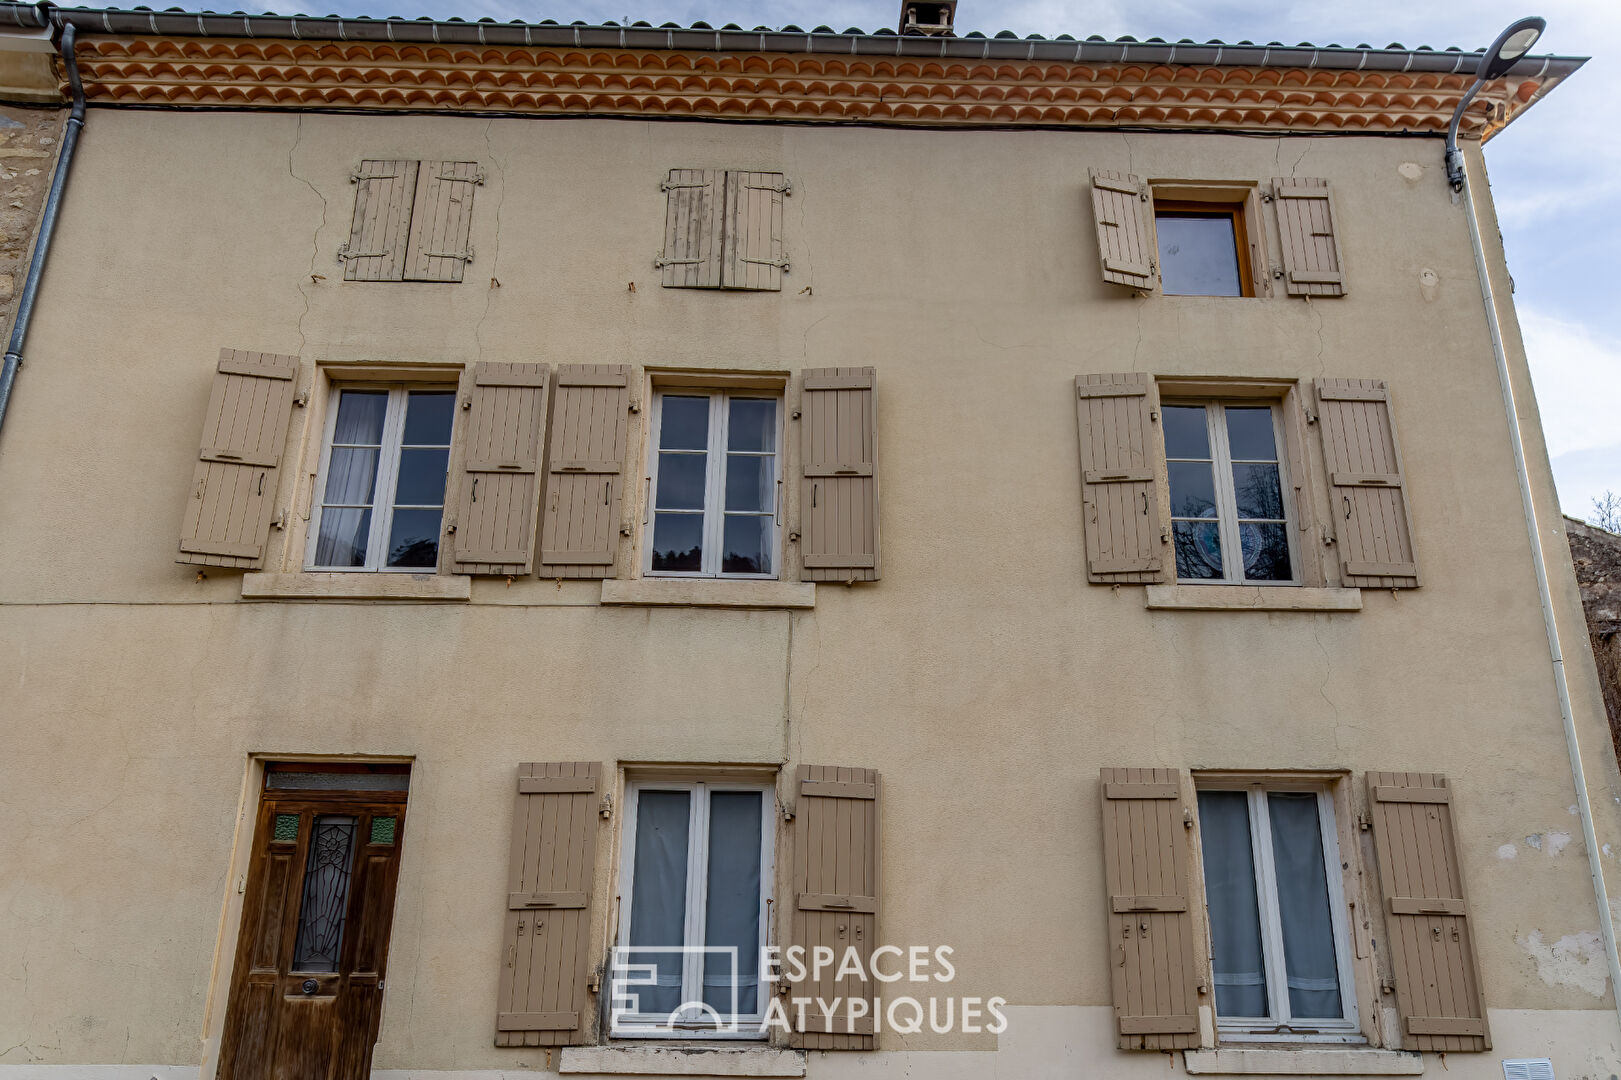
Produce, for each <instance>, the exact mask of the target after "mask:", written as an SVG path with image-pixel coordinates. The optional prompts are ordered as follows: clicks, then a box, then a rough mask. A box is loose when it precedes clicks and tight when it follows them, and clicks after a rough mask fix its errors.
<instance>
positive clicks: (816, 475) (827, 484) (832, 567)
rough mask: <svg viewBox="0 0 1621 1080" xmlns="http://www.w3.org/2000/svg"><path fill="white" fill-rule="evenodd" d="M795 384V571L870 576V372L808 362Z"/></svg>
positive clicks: (873, 384)
mask: <svg viewBox="0 0 1621 1080" xmlns="http://www.w3.org/2000/svg"><path fill="white" fill-rule="evenodd" d="M800 389H801V391H802V392H801V394H800V405H799V411H800V419H799V448H800V449H799V456H800V465H801V468H802V469H803V478H802V479H801V481H800V489H799V515H800V522H801V527H800V530H799V554H800V567H801V573H800V577H801V578H802V579H803V580H805V581H877V580H878V577H879V571H880V569H881V567H880V565H879V559H878V456H877V454H878V428H877V404H878V403H877V400H876V397H877V375H876V373H875V371H874V369H872V368H870V367H865V368H810V369H809V370H807V371H805V373H804V377H803V380H802V382H801V384H800Z"/></svg>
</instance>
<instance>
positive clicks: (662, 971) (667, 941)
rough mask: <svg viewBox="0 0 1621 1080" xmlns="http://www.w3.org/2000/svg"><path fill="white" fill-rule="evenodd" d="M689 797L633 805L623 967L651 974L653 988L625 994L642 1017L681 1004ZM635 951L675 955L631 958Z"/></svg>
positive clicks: (681, 794) (654, 796) (664, 796)
mask: <svg viewBox="0 0 1621 1080" xmlns="http://www.w3.org/2000/svg"><path fill="white" fill-rule="evenodd" d="M691 808H692V794H691V793H690V792H686V791H643V792H641V793H640V794H639V795H638V796H637V800H636V856H635V858H636V863H635V868H634V871H633V877H634V883H633V884H632V886H631V902H630V938H629V942H630V946H631V948H630V950H628V955H627V956H626V957H625V962H626V963H627V964H649V965H653V966H654V967H655V968H656V969H657V979H658V982H657V985H653V986H650V985H636V986H630V987H627V988H626V989H627V990H628V991H629V994H630V995H634V997H635V998H636V1004H637V1010H638V1011H639V1012H642V1013H657V1014H659V1015H668V1014H670V1013H671V1012H674V1011H675V1009H676V1008H677V1007H678V1006H680V1005H681V1004H682V994H681V960H682V957H681V953H680V952H679V948H680V947H681V946H683V945H685V944H686V923H687V838H688V832H689V831H690V814H691ZM638 946H643V947H646V946H656V947H658V948H663V949H675V950H677V951H674V952H637V951H635V950H636V948H637V947H638Z"/></svg>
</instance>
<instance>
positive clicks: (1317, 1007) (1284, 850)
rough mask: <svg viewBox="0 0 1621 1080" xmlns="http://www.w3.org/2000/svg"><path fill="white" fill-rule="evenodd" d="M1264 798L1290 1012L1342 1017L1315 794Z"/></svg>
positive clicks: (1291, 793)
mask: <svg viewBox="0 0 1621 1080" xmlns="http://www.w3.org/2000/svg"><path fill="white" fill-rule="evenodd" d="M1202 801H1203V799H1202V797H1201V803H1202ZM1266 803H1267V816H1268V817H1270V818H1271V819H1272V863H1273V866H1275V867H1276V869H1277V877H1278V917H1279V921H1280V922H1281V923H1282V930H1283V966H1284V976H1285V979H1286V981H1287V983H1288V986H1289V1013H1290V1015H1291V1016H1295V1017H1316V1018H1330V1017H1331V1018H1334V1019H1339V1018H1340V1017H1342V1016H1344V1014H1345V1010H1344V1007H1343V1006H1342V1005H1341V1003H1340V976H1339V966H1338V965H1337V964H1336V962H1335V957H1334V923H1333V918H1332V916H1331V913H1330V912H1331V909H1330V908H1329V902H1328V879H1327V877H1326V876H1325V874H1324V866H1325V863H1324V861H1323V830H1322V823H1321V821H1320V820H1319V819H1318V816H1317V796H1316V795H1315V794H1313V793H1311V792H1306V791H1273V792H1269V793H1268V794H1267V797H1266Z"/></svg>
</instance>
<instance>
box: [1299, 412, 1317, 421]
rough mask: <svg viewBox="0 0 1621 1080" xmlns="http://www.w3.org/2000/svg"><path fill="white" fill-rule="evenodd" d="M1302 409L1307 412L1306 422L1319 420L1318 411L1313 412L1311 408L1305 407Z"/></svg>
mask: <svg viewBox="0 0 1621 1080" xmlns="http://www.w3.org/2000/svg"><path fill="white" fill-rule="evenodd" d="M1302 411H1303V412H1305V414H1306V423H1308V424H1315V423H1316V422H1317V414H1316V413H1314V412H1312V411H1311V410H1310V409H1304V410H1302Z"/></svg>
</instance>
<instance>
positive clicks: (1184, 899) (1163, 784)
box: [1100, 769, 1199, 1050]
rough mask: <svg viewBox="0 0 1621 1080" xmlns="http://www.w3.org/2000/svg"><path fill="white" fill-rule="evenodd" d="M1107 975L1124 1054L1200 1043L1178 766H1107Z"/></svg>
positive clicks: (1104, 781)
mask: <svg viewBox="0 0 1621 1080" xmlns="http://www.w3.org/2000/svg"><path fill="white" fill-rule="evenodd" d="M1100 779H1101V787H1102V792H1103V863H1104V871H1103V876H1104V881H1105V883H1106V885H1107V887H1108V890H1109V907H1108V925H1109V936H1108V942H1109V970H1110V972H1111V973H1112V974H1113V978H1114V1015H1115V1023H1116V1029H1117V1031H1118V1032H1119V1036H1120V1043H1119V1045H1120V1049H1122V1050H1183V1049H1187V1048H1189V1047H1195V1046H1198V1045H1199V1006H1198V1001H1199V976H1198V973H1197V969H1196V968H1195V967H1194V935H1193V916H1192V913H1191V912H1190V911H1189V905H1188V887H1187V876H1186V868H1187V866H1188V843H1189V839H1188V838H1189V837H1190V836H1191V835H1192V830H1191V829H1189V828H1187V827H1186V826H1185V825H1184V824H1183V818H1182V814H1183V809H1184V808H1183V805H1182V774H1181V772H1180V771H1178V770H1176V769H1104V770H1102V775H1101V778H1100Z"/></svg>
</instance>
